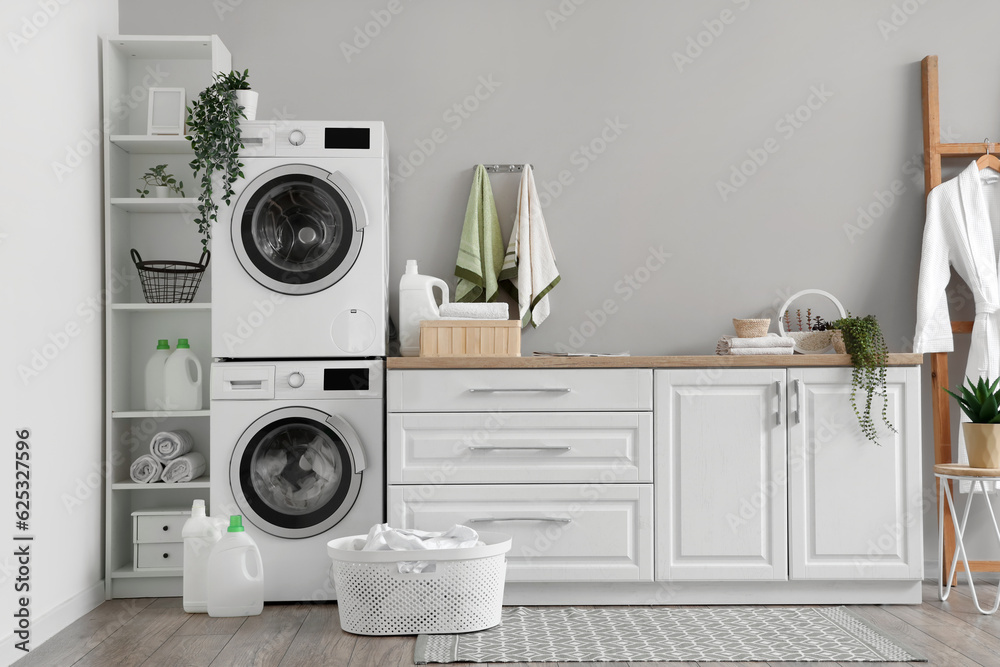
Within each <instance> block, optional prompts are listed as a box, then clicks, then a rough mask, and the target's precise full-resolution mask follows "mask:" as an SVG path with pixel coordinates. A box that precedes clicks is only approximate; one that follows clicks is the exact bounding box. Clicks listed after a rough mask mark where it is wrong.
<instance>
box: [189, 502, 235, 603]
mask: <svg viewBox="0 0 1000 667" xmlns="http://www.w3.org/2000/svg"><path fill="white" fill-rule="evenodd" d="M224 524H225V521H224V520H223V519H213V518H212V517H210V516H206V515H205V501H204V500H202V499H200V498H199V499H197V500H195V501H194V505H192V507H191V518H190V519H188V520H187V521H185V522H184V528H182V529H181V537H183V538H184V611H186V612H187V613H189V614H205V613H207V612H208V557H209V556H210V555H211V553H212V547H213V546H215V543H216V542H218V541H219V539H220V538H221V537H222V531H223V530H224V529H225V525H224Z"/></svg>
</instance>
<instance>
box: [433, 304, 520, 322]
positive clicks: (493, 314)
mask: <svg viewBox="0 0 1000 667" xmlns="http://www.w3.org/2000/svg"><path fill="white" fill-rule="evenodd" d="M439 312H440V313H441V319H443V320H449V319H454V320H506V319H507V318H508V317H510V307H509V306H508V305H507V304H506V303H504V302H502V301H501V302H497V301H494V302H493V303H481V302H479V303H442V304H441V308H440V311H439Z"/></svg>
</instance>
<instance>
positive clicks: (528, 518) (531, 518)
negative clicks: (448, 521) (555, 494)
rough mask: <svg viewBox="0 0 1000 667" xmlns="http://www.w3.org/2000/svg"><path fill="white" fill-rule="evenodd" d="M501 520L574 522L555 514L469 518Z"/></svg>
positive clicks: (480, 521)
mask: <svg viewBox="0 0 1000 667" xmlns="http://www.w3.org/2000/svg"><path fill="white" fill-rule="evenodd" d="M501 521H550V522H552V523H572V521H573V519H560V518H559V517H553V516H506V517H480V518H478V519H469V520H468V522H467V523H499V522H501Z"/></svg>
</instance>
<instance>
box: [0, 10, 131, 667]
mask: <svg viewBox="0 0 1000 667" xmlns="http://www.w3.org/2000/svg"><path fill="white" fill-rule="evenodd" d="M0 26H2V28H3V44H0V82H2V83H0V89H2V90H3V91H4V94H3V98H4V103H3V111H2V112H0V113H2V118H3V127H4V139H3V143H4V148H3V151H2V152H3V159H2V160H0V183H2V190H3V193H4V204H3V207H4V210H3V213H2V215H0V312H2V313H3V320H4V327H3V337H2V339H0V346H2V348H3V360H4V364H3V369H4V372H3V376H2V379H0V390H2V394H0V405H2V408H0V424H2V428H0V452H3V454H2V455H0V456H2V459H3V461H2V464H0V470H2V471H3V472H2V477H0V498H2V499H3V500H2V502H0V514H2V516H3V520H2V523H0V525H2V529H0V619H3V620H2V621H0V663H2V664H7V663H8V662H10V661H11V660H13V659H15V658H17V657H20V656H22V655H23V653H21V652H20V651H16V650H15V649H14V648H13V641H12V639H13V638H12V636H11V632H12V630H13V620H12V619H13V614H14V611H15V606H14V604H15V601H16V598H17V597H20V596H21V595H24V593H15V590H14V585H15V583H16V581H15V577H16V576H17V572H16V564H15V562H14V558H13V556H12V554H13V553H14V548H15V547H14V545H15V543H14V541H13V540H12V536H13V535H14V534H19V535H34V536H35V539H34V541H33V542H31V543H29V544H30V545H31V546H30V549H31V552H32V558H31V563H30V567H31V574H30V578H31V580H30V585H31V590H30V593H28V595H29V597H30V611H31V620H32V626H33V628H32V629H33V632H32V638H31V646H32V647H35V646H37V645H38V644H40V643H41V642H42V641H43V640H44V639H46V638H47V637H48V636H50V635H51V634H53V633H54V632H56V631H58V630H60V629H61V628H62V627H64V626H65V625H66V624H67V623H69V622H71V621H73V620H75V619H76V618H77V617H79V616H80V615H81V614H83V613H85V612H86V611H88V610H89V609H91V608H93V607H94V606H96V605H97V604H99V603H100V602H101V601H102V600H103V598H104V590H103V559H102V545H103V540H102V534H103V520H102V504H103V503H102V492H101V488H100V483H101V479H100V475H99V474H95V473H99V472H100V462H101V460H102V449H103V442H102V441H103V416H102V402H103V396H102V382H103V344H102V339H103V337H102V328H103V325H102V317H101V314H100V310H99V308H100V306H99V305H98V304H99V303H100V300H101V288H102V268H101V267H102V264H101V262H102V258H101V255H102V247H103V246H102V203H101V174H102V165H101V157H100V141H101V135H100V128H101V115H100V48H99V47H100V42H99V36H100V35H106V34H114V33H117V32H118V3H117V0H5V2H4V3H3V5H2V9H0ZM71 154H75V155H76V156H77V157H78V159H77V157H73V155H71ZM56 163H61V164H64V165H67V166H68V167H69V169H68V171H62V170H59V171H58V172H57V170H56V169H54V165H55V164H56ZM95 306H96V307H95ZM23 369H29V371H27V372H26V371H24V370H23ZM21 429H30V431H31V436H30V452H31V460H30V465H31V507H30V511H31V520H30V527H29V530H28V531H27V532H26V533H22V532H21V531H18V530H16V528H15V526H14V521H15V517H14V509H15V508H14V507H13V503H14V501H13V497H14V489H13V487H14V460H13V457H14V451H15V442H16V440H15V431H16V430H21ZM88 476H89V479H88ZM95 481H96V486H97V488H93V483H94V482H95ZM70 496H72V497H74V498H77V499H79V502H78V503H76V502H73V503H68V502H67V499H68V498H69V497H70Z"/></svg>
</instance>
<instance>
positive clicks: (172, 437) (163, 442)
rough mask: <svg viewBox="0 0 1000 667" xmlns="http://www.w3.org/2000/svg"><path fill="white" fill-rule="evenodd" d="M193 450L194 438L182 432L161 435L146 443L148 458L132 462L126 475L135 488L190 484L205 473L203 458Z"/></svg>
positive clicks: (181, 430)
mask: <svg viewBox="0 0 1000 667" xmlns="http://www.w3.org/2000/svg"><path fill="white" fill-rule="evenodd" d="M193 449H194V438H192V437H191V434H190V433H188V432H187V431H185V430H183V429H177V430H176V431H161V432H160V433H157V434H156V435H154V436H153V439H152V440H151V441H150V443H149V454H143V455H142V456H140V457H139V458H137V459H136V460H135V461H133V462H132V465H131V467H130V468H129V475H130V476H131V477H132V481H133V482H136V483H138V484H149V483H151V482H159V481H163V482H167V483H168V484H172V483H176V482H190V481H192V480H194V479H197V478H198V477H200V476H201V475H202V474H204V472H205V468H206V466H207V462H206V461H205V457H204V456H203V455H201V454H199V453H198V452H195V451H192V450H193Z"/></svg>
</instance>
